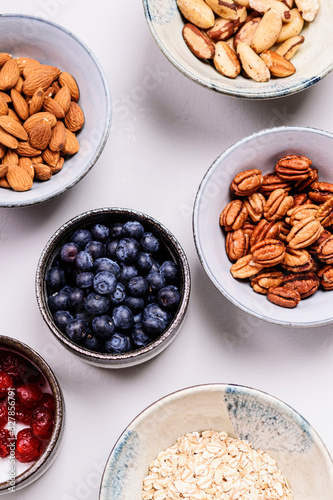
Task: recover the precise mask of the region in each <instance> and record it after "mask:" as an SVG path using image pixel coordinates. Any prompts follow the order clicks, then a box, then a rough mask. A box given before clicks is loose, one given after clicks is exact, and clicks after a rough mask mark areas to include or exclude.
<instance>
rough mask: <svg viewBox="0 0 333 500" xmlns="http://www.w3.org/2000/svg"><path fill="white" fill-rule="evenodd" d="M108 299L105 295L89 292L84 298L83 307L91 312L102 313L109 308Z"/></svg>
mask: <svg viewBox="0 0 333 500" xmlns="http://www.w3.org/2000/svg"><path fill="white" fill-rule="evenodd" d="M109 305H110V304H109V300H108V298H107V297H105V296H102V295H98V294H96V293H90V294H89V295H88V296H87V297H86V298H85V299H84V307H85V309H86V311H88V312H89V313H91V314H103V313H105V312H106V311H107V310H108V309H109Z"/></svg>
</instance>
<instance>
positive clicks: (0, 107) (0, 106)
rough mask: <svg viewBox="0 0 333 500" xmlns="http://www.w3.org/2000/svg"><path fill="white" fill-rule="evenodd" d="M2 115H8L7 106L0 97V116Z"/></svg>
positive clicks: (0, 96)
mask: <svg viewBox="0 0 333 500" xmlns="http://www.w3.org/2000/svg"><path fill="white" fill-rule="evenodd" d="M2 115H8V104H7V102H6V101H5V99H4V98H3V97H2V95H0V116H2Z"/></svg>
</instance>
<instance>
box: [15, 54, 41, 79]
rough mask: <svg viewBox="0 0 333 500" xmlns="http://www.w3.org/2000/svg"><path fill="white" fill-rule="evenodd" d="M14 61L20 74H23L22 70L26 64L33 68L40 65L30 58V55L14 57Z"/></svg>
mask: <svg viewBox="0 0 333 500" xmlns="http://www.w3.org/2000/svg"><path fill="white" fill-rule="evenodd" d="M15 61H16V62H17V65H18V67H19V70H20V74H21V75H23V70H24V69H25V68H27V67H28V66H29V67H34V68H35V69H36V68H37V67H38V68H39V67H40V66H41V64H40V62H39V61H37V60H36V59H32V58H31V57H16V58H15Z"/></svg>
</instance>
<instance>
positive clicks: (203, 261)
mask: <svg viewBox="0 0 333 500" xmlns="http://www.w3.org/2000/svg"><path fill="white" fill-rule="evenodd" d="M295 131H296V132H310V133H314V134H319V135H323V136H325V137H328V138H330V139H331V140H333V133H331V132H326V131H324V130H321V129H317V128H313V127H302V126H281V127H274V128H267V129H262V130H260V131H259V132H254V133H253V134H250V135H248V136H246V137H244V138H242V139H240V140H239V141H237V142H235V143H234V144H232V145H231V146H229V147H228V148H227V149H225V150H224V151H223V152H222V153H221V154H220V155H219V156H218V157H217V158H216V159H215V160H214V162H213V163H212V164H211V166H210V167H209V168H208V170H207V171H206V173H205V175H204V176H203V178H202V180H201V182H200V184H199V187H198V190H197V193H196V196H195V200H194V205H193V212H192V230H193V239H194V244H195V248H196V251H197V255H198V258H199V260H200V263H201V265H202V267H203V269H204V270H205V272H206V274H207V276H208V277H209V278H210V280H211V281H212V283H213V284H214V285H215V287H216V288H217V289H218V290H219V292H221V293H222V294H223V295H224V296H225V297H226V298H227V299H228V300H229V301H230V302H231V303H232V304H234V305H235V306H237V307H238V308H239V309H241V310H242V311H244V312H246V313H248V314H251V315H252V316H254V317H256V318H259V319H261V320H263V321H266V322H268V323H272V324H276V325H281V326H288V327H295V328H307V327H315V326H323V325H328V324H331V323H332V322H333V316H332V318H331V319H326V320H320V321H315V320H314V321H311V322H307V323H299V322H293V321H284V320H278V319H275V320H274V319H271V318H268V317H266V316H264V315H263V314H261V313H257V312H255V311H252V310H251V309H249V308H248V307H246V306H244V305H243V304H242V303H241V302H240V301H239V300H238V299H237V298H236V297H233V296H232V295H231V294H229V292H228V291H227V290H225V289H224V288H223V287H222V286H221V285H220V283H219V282H218V280H217V279H216V278H215V275H214V273H213V271H212V270H211V269H210V266H209V263H208V262H207V261H206V258H205V256H204V252H203V249H202V246H201V243H200V236H199V229H198V217H199V211H200V203H201V198H202V195H203V192H204V189H205V186H206V184H207V182H208V181H209V179H210V177H211V175H212V174H213V173H214V172H215V170H216V169H217V168H218V167H219V165H220V163H221V162H222V161H223V160H224V159H225V158H227V157H228V155H229V154H230V153H232V152H233V151H235V150H236V149H238V148H239V147H241V146H244V145H245V144H246V143H248V142H250V141H252V140H253V139H256V138H258V137H261V136H264V135H268V134H275V133H279V132H290V133H293V132H295Z"/></svg>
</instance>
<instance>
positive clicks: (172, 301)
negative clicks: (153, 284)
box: [157, 285, 180, 311]
mask: <svg viewBox="0 0 333 500" xmlns="http://www.w3.org/2000/svg"><path fill="white" fill-rule="evenodd" d="M179 301H180V293H179V291H178V288H177V287H175V286H174V285H168V286H165V287H164V288H161V290H160V291H159V292H158V294H157V302H158V304H159V305H160V306H161V307H163V308H164V309H166V310H167V311H170V310H172V309H175V308H176V307H177V306H178V304H179Z"/></svg>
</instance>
